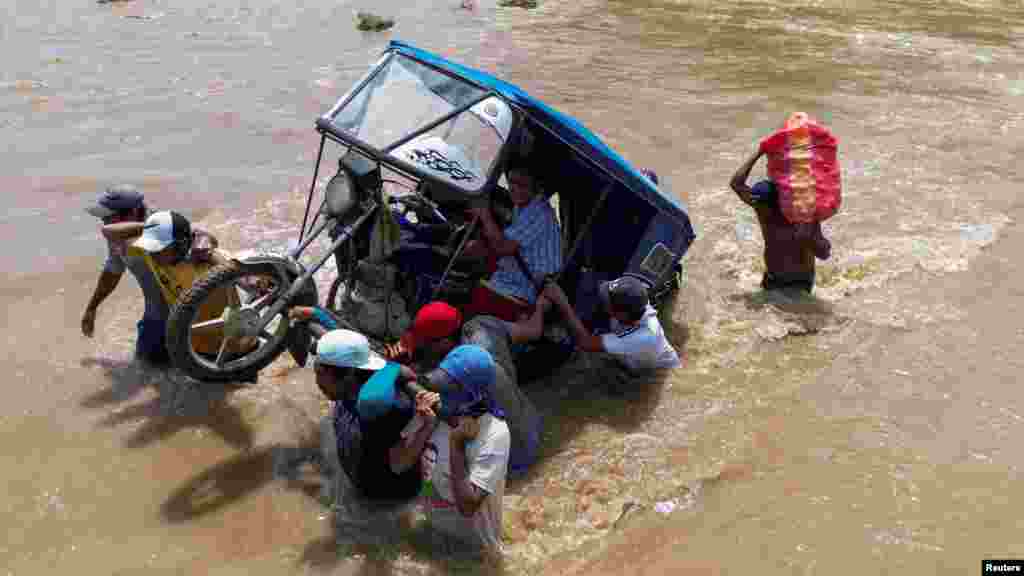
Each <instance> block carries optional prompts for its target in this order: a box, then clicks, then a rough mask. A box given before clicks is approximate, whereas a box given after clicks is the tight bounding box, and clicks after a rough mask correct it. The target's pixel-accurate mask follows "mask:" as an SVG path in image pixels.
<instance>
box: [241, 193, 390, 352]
mask: <svg viewBox="0 0 1024 576" xmlns="http://www.w3.org/2000/svg"><path fill="white" fill-rule="evenodd" d="M376 209H377V205H376V204H374V205H372V206H371V207H370V208H369V209H368V210H366V212H364V213H363V214H361V215H360V216H359V218H357V219H356V221H355V222H353V223H351V224H349V225H348V226H345V228H344V229H342V231H341V234H339V235H338V238H337V239H335V240H334V242H333V243H332V244H331V248H330V250H327V251H326V252H325V253H324V255H323V256H321V257H320V258H319V259H318V260H317V262H316V264H314V265H313V266H312V267H310V268H309V269H307V270H306V271H305V272H303V273H302V276H299V277H298V278H296V279H295V280H294V281H292V285H291V287H290V288H288V292H286V293H285V295H284V296H282V297H281V298H279V299H278V300H277V302H274V304H273V305H271V307H270V308H269V309H268V310H267V313H266V314H264V315H263V316H262V317H261V318H260V321H259V325H258V326H257V327H256V330H255V331H256V332H257V333H259V332H260V331H262V330H263V329H264V328H266V327H267V324H270V322H271V320H273V319H274V317H275V316H277V315H278V314H280V313H281V311H282V310H284V307H285V306H287V305H288V303H289V302H291V301H292V300H293V299H294V298H295V297H296V296H298V295H299V293H300V292H302V291H303V290H304V289H305V286H306V282H309V281H310V279H312V278H313V274H316V273H317V272H318V271H319V270H320V268H322V267H323V265H324V263H325V262H327V260H328V259H330V258H331V257H333V256H334V252H335V251H337V249H338V248H339V247H340V246H341V245H342V244H344V243H345V242H348V241H349V239H351V238H352V237H353V236H355V233H356V232H357V231H358V230H359V228H360V227H361V226H362V225H363V222H366V220H367V219H368V218H369V217H370V216H371V215H373V214H374V213H375V212H376ZM332 221H333V219H332V218H328V219H326V220H324V224H323V225H324V226H327V225H328V224H330V223H331V222H332ZM310 236H311V237H312V238H315V237H316V236H315V235H312V234H311V235H310Z"/></svg>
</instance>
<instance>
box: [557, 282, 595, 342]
mask: <svg viewBox="0 0 1024 576" xmlns="http://www.w3.org/2000/svg"><path fill="white" fill-rule="evenodd" d="M544 296H546V297H547V298H548V299H549V300H551V302H552V303H553V304H554V305H555V306H557V307H558V309H559V310H560V311H561V312H562V316H563V317H564V318H565V320H566V322H568V324H569V329H570V330H572V335H573V337H574V338H575V339H576V345H577V346H579V347H580V348H582V349H584V350H586V351H588V352H604V351H605V350H604V342H603V341H602V340H601V337H600V336H596V335H594V334H593V333H591V332H590V330H587V327H586V326H584V325H583V321H582V320H580V317H579V316H577V315H576V311H575V310H573V308H572V304H569V299H568V298H567V297H566V295H565V292H564V291H563V290H562V287H561V286H559V285H557V284H554V283H548V284H547V285H546V286H545V287H544Z"/></svg>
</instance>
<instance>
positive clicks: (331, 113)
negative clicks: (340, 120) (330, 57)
mask: <svg viewBox="0 0 1024 576" xmlns="http://www.w3.org/2000/svg"><path fill="white" fill-rule="evenodd" d="M394 55H395V53H394V52H391V53H390V54H385V55H384V56H383V57H381V58H378V59H377V64H376V66H374V67H373V68H372V69H371V70H370V71H369V72H367V73H366V76H363V79H362V80H361V81H360V82H359V84H358V85H356V87H355V88H352V89H350V90H349V91H348V94H345V96H343V97H342V99H341V100H339V101H338V102H335V103H334V106H333V107H332V108H331V109H330V110H328V111H327V113H326V114H324V115H323V116H321V118H332V119H333V118H334V117H335V116H337V115H338V112H341V109H342V108H344V107H345V106H348V103H349V102H351V101H352V99H353V98H355V97H356V94H359V93H360V92H361V91H362V90H363V88H365V87H366V85H367V84H369V83H370V82H372V81H373V79H374V78H376V77H377V74H380V71H381V70H383V69H384V66H386V65H387V64H388V63H389V62H391V59H392V58H394Z"/></svg>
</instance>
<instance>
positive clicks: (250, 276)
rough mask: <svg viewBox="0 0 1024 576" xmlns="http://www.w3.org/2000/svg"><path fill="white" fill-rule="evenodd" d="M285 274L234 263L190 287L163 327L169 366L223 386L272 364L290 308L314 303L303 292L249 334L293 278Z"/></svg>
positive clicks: (258, 265) (268, 267) (264, 265)
mask: <svg viewBox="0 0 1024 576" xmlns="http://www.w3.org/2000/svg"><path fill="white" fill-rule="evenodd" d="M286 270H287V269H286V268H285V267H284V266H275V265H273V264H271V263H265V262H261V263H244V262H235V263H232V264H230V265H226V266H220V267H217V268H215V269H213V270H212V271H211V272H210V273H209V274H208V275H207V276H205V277H204V278H202V279H200V280H199V281H197V282H196V283H195V284H193V285H192V288H191V289H190V290H189V291H188V292H186V293H185V294H184V295H183V296H182V297H181V298H180V299H179V300H178V303H177V304H176V305H175V307H174V310H173V311H172V312H171V315H170V319H169V321H168V324H167V349H168V352H170V356H171V361H172V362H173V363H174V365H175V366H176V367H177V368H179V369H180V370H182V371H183V372H185V373H186V374H188V375H189V376H191V377H193V378H195V379H196V380H200V381H206V382H225V381H244V380H248V379H250V378H252V377H253V376H254V375H255V374H256V373H257V372H259V371H260V370H261V369H263V368H264V367H266V366H267V365H268V364H270V363H271V362H273V361H274V359H276V358H277V357H278V356H279V355H280V354H281V352H282V351H284V349H285V347H286V346H287V345H288V329H289V320H288V310H289V308H290V307H292V306H301V305H316V296H315V293H314V294H310V293H308V292H306V291H303V292H302V293H300V296H299V298H297V299H296V301H293V302H291V303H289V305H288V306H286V307H285V308H283V309H282V310H281V312H280V313H279V314H277V315H276V317H275V318H272V319H271V321H270V322H269V323H268V324H267V326H266V327H264V328H263V329H262V330H254V327H255V326H256V324H257V323H258V322H260V321H261V320H262V318H263V316H264V315H265V314H266V313H267V312H268V310H269V309H270V308H271V306H273V304H274V303H275V302H276V301H277V300H278V299H279V298H281V297H283V296H284V294H285V293H286V292H287V291H288V288H289V287H290V286H291V282H293V281H294V280H295V278H294V277H293V276H294V275H293V274H289V273H288V272H286ZM306 300H310V301H309V302H306Z"/></svg>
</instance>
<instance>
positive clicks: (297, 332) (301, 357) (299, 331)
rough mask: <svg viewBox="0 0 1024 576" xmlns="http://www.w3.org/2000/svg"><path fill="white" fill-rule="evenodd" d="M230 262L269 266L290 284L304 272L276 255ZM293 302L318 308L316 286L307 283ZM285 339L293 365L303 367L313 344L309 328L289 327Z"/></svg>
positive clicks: (288, 259)
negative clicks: (289, 281) (280, 273)
mask: <svg viewBox="0 0 1024 576" xmlns="http://www.w3.org/2000/svg"><path fill="white" fill-rule="evenodd" d="M232 261H233V262H236V263H238V264H240V265H242V266H245V265H257V264H269V265H270V266H273V267H274V268H276V269H278V270H280V271H281V272H283V273H284V275H285V277H287V278H289V280H291V281H292V282H294V281H295V279H296V278H299V277H301V276H302V274H303V273H304V272H305V270H303V267H302V264H300V263H299V262H297V261H295V260H294V259H292V258H288V257H286V256H280V255H277V254H257V255H254V256H247V257H245V258H241V259H239V258H233V259H232ZM293 302H294V304H295V305H297V306H318V305H319V303H320V299H319V296H318V295H317V289H316V284H315V283H314V282H313V281H312V280H310V281H309V282H307V283H306V286H305V287H304V288H303V290H302V291H301V292H299V294H298V296H296V297H295V299H294V300H293ZM286 339H287V347H288V353H289V354H291V356H292V358H293V359H294V360H295V363H296V364H298V365H299V366H305V365H306V360H307V359H308V358H309V349H310V345H311V344H312V342H313V334H312V333H311V332H310V330H309V328H307V327H306V326H305V325H303V324H296V325H290V326H289V328H288V335H287V336H286Z"/></svg>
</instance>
